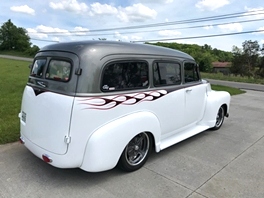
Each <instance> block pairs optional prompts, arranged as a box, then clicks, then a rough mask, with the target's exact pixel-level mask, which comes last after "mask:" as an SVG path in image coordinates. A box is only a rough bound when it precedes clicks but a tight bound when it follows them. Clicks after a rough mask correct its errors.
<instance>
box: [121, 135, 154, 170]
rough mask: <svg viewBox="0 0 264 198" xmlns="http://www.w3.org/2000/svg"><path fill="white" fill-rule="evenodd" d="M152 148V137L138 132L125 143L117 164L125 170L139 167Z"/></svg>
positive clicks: (144, 161)
mask: <svg viewBox="0 0 264 198" xmlns="http://www.w3.org/2000/svg"><path fill="white" fill-rule="evenodd" d="M151 148H152V138H151V137H150V136H149V135H148V134H147V133H146V132H143V133H140V134H138V135H136V136H135V137H133V138H132V140H130V142H129V143H128V144H127V145H126V147H125V149H124V151H123V153H122V155H121V157H120V159H119V162H118V166H119V167H120V168H121V169H123V170H124V171H127V172H132V171H135V170H138V169H140V168H141V167H142V166H143V165H144V164H145V163H146V161H147V159H148V157H149V154H150V153H151Z"/></svg>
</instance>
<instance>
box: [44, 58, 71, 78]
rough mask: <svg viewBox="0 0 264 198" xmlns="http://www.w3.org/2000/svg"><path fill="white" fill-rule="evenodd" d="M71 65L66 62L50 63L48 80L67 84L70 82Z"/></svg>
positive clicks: (47, 74)
mask: <svg viewBox="0 0 264 198" xmlns="http://www.w3.org/2000/svg"><path fill="white" fill-rule="evenodd" d="M70 73H71V63H70V62H67V61H64V60H51V61H50V62H49V65H48V68H47V72H46V76H45V77H46V79H50V80H56V81H63V82H67V81H69V80H70Z"/></svg>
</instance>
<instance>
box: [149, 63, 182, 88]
mask: <svg viewBox="0 0 264 198" xmlns="http://www.w3.org/2000/svg"><path fill="white" fill-rule="evenodd" d="M153 72H154V73H153V81H154V86H163V85H164V86H166V85H179V84H181V66H180V65H179V64H178V63H172V62H155V63H154V65H153Z"/></svg>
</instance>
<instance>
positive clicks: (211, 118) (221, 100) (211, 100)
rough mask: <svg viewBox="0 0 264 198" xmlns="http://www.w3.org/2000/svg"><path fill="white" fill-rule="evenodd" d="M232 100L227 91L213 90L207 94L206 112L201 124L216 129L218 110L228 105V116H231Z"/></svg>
mask: <svg viewBox="0 0 264 198" xmlns="http://www.w3.org/2000/svg"><path fill="white" fill-rule="evenodd" d="M230 100H231V96H230V94H229V93H228V92H226V91H214V90H211V91H209V92H207V101H206V107H205V112H204V116H203V119H202V120H201V121H200V122H199V124H201V125H208V126H209V127H214V125H215V122H216V116H217V113H218V110H219V108H220V107H221V106H222V105H226V107H227V108H226V115H228V114H229V106H230Z"/></svg>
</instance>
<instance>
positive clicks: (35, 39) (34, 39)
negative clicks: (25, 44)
mask: <svg viewBox="0 0 264 198" xmlns="http://www.w3.org/2000/svg"><path fill="white" fill-rule="evenodd" d="M30 40H33V41H45V42H53V43H58V42H59V41H53V40H45V39H37V38H30Z"/></svg>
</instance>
